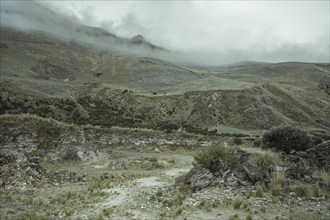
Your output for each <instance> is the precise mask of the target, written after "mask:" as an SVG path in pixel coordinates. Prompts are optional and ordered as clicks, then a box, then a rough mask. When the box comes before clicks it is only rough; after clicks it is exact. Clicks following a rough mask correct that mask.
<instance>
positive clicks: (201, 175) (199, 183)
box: [190, 168, 214, 191]
mask: <svg viewBox="0 0 330 220" xmlns="http://www.w3.org/2000/svg"><path fill="white" fill-rule="evenodd" d="M213 180H214V175H213V174H212V173H211V171H209V170H208V169H205V168H202V169H200V170H199V172H197V173H196V174H195V175H193V176H192V177H191V183H190V188H191V189H192V190H193V191H196V190H200V189H204V188H206V187H208V186H209V185H210V184H211V183H212V182H213Z"/></svg>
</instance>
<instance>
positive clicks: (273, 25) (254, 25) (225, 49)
mask: <svg viewBox="0 0 330 220" xmlns="http://www.w3.org/2000/svg"><path fill="white" fill-rule="evenodd" d="M39 2H42V3H43V4H44V5H46V6H48V7H51V8H52V9H55V10H56V11H57V12H61V13H64V14H66V15H69V16H71V17H72V19H76V20H77V21H79V22H80V23H83V24H86V25H92V26H99V27H102V28H104V29H107V30H109V31H110V32H112V33H114V34H116V35H118V36H123V37H132V36H134V35H136V34H142V35H143V36H144V37H145V38H146V39H147V40H148V41H150V42H152V43H154V44H157V45H160V46H162V47H165V48H168V49H171V50H179V51H185V52H191V53H187V54H189V55H190V56H191V57H192V58H198V53H200V54H203V55H204V54H205V56H202V57H200V59H203V57H204V58H205V57H207V59H209V60H211V61H212V62H213V60H214V62H221V61H222V62H235V61H239V60H259V61H271V62H281V61H289V60H296V61H317V62H329V20H330V19H329V10H330V8H329V7H330V6H329V1H327V0H325V1H39ZM220 60H221V61H220ZM212 62H211V63H212Z"/></svg>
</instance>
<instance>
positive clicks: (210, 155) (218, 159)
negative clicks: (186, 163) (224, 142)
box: [194, 146, 238, 172]
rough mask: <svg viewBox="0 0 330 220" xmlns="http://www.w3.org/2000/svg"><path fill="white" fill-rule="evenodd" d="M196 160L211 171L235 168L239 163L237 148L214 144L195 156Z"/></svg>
mask: <svg viewBox="0 0 330 220" xmlns="http://www.w3.org/2000/svg"><path fill="white" fill-rule="evenodd" d="M194 159H195V160H196V162H197V163H198V164H199V165H201V166H202V167H204V168H207V169H209V170H210V171H213V172H215V171H217V170H220V169H221V170H227V169H233V168H235V167H236V166H237V165H238V157H237V156H236V155H235V149H233V148H228V147H217V146H212V147H210V148H208V149H207V150H206V151H203V152H200V153H198V154H196V155H195V156H194Z"/></svg>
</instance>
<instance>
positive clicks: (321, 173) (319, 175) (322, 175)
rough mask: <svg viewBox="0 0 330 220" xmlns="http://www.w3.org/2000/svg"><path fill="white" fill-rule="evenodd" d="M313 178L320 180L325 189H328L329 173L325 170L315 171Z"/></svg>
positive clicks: (329, 183)
mask: <svg viewBox="0 0 330 220" xmlns="http://www.w3.org/2000/svg"><path fill="white" fill-rule="evenodd" d="M313 177H316V178H320V179H321V180H322V183H323V184H324V185H326V186H327V187H330V173H329V172H326V171H325V170H319V171H315V172H314V173H313Z"/></svg>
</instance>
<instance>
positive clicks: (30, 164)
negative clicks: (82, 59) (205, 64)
mask: <svg viewBox="0 0 330 220" xmlns="http://www.w3.org/2000/svg"><path fill="white" fill-rule="evenodd" d="M5 122H6V123H5ZM42 123H46V122H45V121H43V122H42ZM42 123H41V122H39V125H40V124H42ZM2 124H3V125H4V124H5V125H6V129H3V128H2V129H3V130H2V132H1V134H2V136H1V154H0V155H1V157H0V185H1V188H0V191H1V194H0V201H1V202H0V216H1V219H329V210H330V207H329V185H326V184H325V182H322V181H321V180H320V178H318V177H317V176H316V174H315V173H310V171H309V170H308V169H307V168H306V167H305V168H304V169H301V170H300V171H299V170H298V168H299V167H300V168H301V166H302V164H305V165H306V166H307V165H308V161H309V159H308V158H309V157H312V158H314V159H315V158H321V159H319V160H315V161H321V162H322V161H323V162H325V164H326V162H327V161H328V158H327V157H323V156H324V154H325V155H326V153H327V152H326V151H324V152H323V153H318V152H321V151H320V149H329V144H327V143H325V144H323V145H326V146H328V147H324V146H323V147H322V145H321V147H320V146H319V148H314V149H311V150H309V152H308V153H307V154H304V153H302V152H294V153H293V154H292V155H291V156H290V157H291V158H287V159H288V160H289V159H290V160H292V161H295V162H293V163H292V164H293V165H294V164H297V166H290V167H286V168H287V170H288V174H289V171H290V169H293V170H294V172H292V173H297V172H298V171H299V172H300V173H299V175H300V177H299V178H297V177H295V176H290V175H289V176H287V177H286V179H285V182H286V183H287V184H286V186H285V187H283V188H281V189H280V190H278V191H275V192H274V189H273V188H272V187H270V185H267V184H262V183H261V182H260V181H259V180H256V181H255V182H253V181H251V178H250V177H251V176H253V175H252V174H253V172H250V176H249V175H248V177H246V175H245V177H244V178H246V179H244V178H243V176H244V175H242V173H243V171H237V172H236V173H235V172H233V173H230V175H228V177H226V180H225V178H224V177H225V176H224V175H222V176H221V175H217V174H213V173H211V172H210V171H209V170H207V169H203V168H200V167H199V166H198V165H196V163H195V162H194V158H193V155H195V154H196V152H199V151H205V149H206V148H207V146H209V145H222V146H229V147H238V145H235V144H234V140H233V139H232V138H223V137H218V136H213V137H208V136H200V135H190V134H186V133H180V132H177V133H163V132H156V131H151V130H138V129H135V130H134V129H120V128H113V129H101V128H91V127H90V128H82V127H75V126H71V127H70V126H68V127H65V128H62V127H61V128H58V129H65V131H66V132H60V133H61V135H60V136H57V138H58V140H61V142H59V143H57V144H56V145H53V146H52V147H49V148H47V150H45V149H44V148H43V147H42V146H41V143H40V141H42V140H43V139H42V138H40V137H41V133H40V131H38V132H37V131H35V129H32V128H31V129H30V130H28V129H27V130H24V126H25V125H24V123H21V125H22V127H21V128H20V129H13V127H11V125H10V123H8V121H6V120H4V119H3V118H2ZM26 126H27V125H26ZM56 126H57V127H58V126H59V125H56ZM56 126H55V127H56ZM61 126H62V125H61ZM25 128H26V127H25ZM9 131H10V132H13V133H11V135H9V133H10V132H9ZM23 131H24V132H23ZM82 131H84V132H83V133H82ZM6 132H7V133H6ZM46 133H47V132H46ZM55 133H56V132H55ZM13 134H15V135H13ZM49 135H50V136H51V135H54V132H53V133H50V134H49ZM50 136H48V139H49V138H50ZM92 136H94V137H97V138H95V139H92V138H90V137H92ZM9 137H15V139H10V138H9ZM69 139H70V140H71V142H70V141H68V140H69ZM66 140H67V141H66ZM235 142H237V141H235ZM42 143H44V144H45V142H42ZM49 143H50V142H48V144H49ZM52 143H53V142H52ZM251 146H252V139H242V143H240V145H239V147H240V148H241V150H239V151H237V152H240V153H239V154H240V155H241V157H247V156H246V155H251V154H252V153H253V152H259V151H261V149H259V148H253V147H251ZM313 155H314V156H313ZM328 155H329V154H328ZM286 164H288V163H286ZM325 164H322V165H321V166H323V167H324V166H326V165H325ZM283 167H284V166H283ZM248 168H249V170H251V167H248ZM289 168H290V169H289ZM320 170H321V169H320ZM245 172H246V171H245ZM254 177H255V178H257V177H258V175H257V174H255V176H254ZM249 178H250V179H249ZM269 181H270V182H271V180H269ZM266 183H267V181H266Z"/></svg>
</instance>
